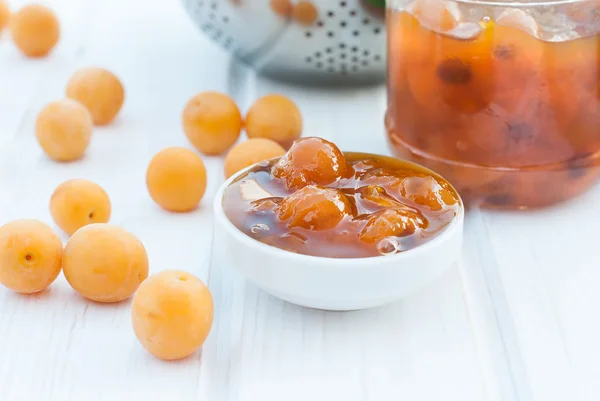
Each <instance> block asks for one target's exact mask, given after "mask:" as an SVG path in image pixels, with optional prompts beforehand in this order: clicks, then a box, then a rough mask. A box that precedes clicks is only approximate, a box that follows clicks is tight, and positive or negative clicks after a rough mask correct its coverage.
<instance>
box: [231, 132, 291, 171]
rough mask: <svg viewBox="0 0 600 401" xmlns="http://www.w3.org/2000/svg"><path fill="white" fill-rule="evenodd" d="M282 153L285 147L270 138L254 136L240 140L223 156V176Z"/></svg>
mask: <svg viewBox="0 0 600 401" xmlns="http://www.w3.org/2000/svg"><path fill="white" fill-rule="evenodd" d="M284 154H285V149H284V148H282V147H281V145H279V144H278V143H277V142H275V141H272V140H270V139H264V138H254V139H248V140H247V141H245V142H240V143H238V144H237V145H235V146H234V147H233V148H231V150H230V151H229V153H227V156H226V157H225V166H224V169H225V178H229V177H231V176H232V175H234V174H235V173H237V172H238V171H240V170H242V169H244V168H246V167H248V166H251V165H253V164H255V163H258V162H261V161H263V160H267V159H271V158H273V157H278V156H283V155H284Z"/></svg>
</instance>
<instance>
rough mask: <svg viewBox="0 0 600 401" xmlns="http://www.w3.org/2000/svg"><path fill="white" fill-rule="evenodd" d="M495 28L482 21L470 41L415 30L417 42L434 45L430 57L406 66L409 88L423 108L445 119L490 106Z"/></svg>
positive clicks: (492, 24)
mask: <svg viewBox="0 0 600 401" xmlns="http://www.w3.org/2000/svg"><path fill="white" fill-rule="evenodd" d="M494 27H495V24H494V23H493V22H492V21H490V22H487V23H483V22H482V29H481V31H480V32H478V34H477V36H476V37H474V38H472V39H469V40H457V39H455V38H452V37H449V36H441V35H440V36H436V34H435V33H434V32H432V31H427V30H425V29H420V30H415V32H416V33H417V35H419V36H420V37H417V38H415V39H414V40H415V41H416V42H417V43H421V45H427V44H429V46H431V45H432V43H435V44H436V46H437V50H436V52H435V53H434V55H433V56H428V57H426V58H424V59H422V60H416V61H420V62H416V61H415V62H411V63H409V64H407V65H406V75H407V81H408V85H409V87H410V90H411V93H412V95H413V96H414V98H415V99H416V100H417V102H418V103H419V105H420V106H421V107H422V108H424V109H426V110H428V111H429V112H430V113H431V114H432V115H438V114H441V115H443V116H446V117H447V116H451V115H456V114H457V113H464V114H473V113H476V112H478V111H480V110H482V109H483V108H485V107H486V106H487V105H488V104H489V103H490V101H491V100H492V98H493V90H494V85H493V77H494V76H495V75H494V69H493V68H494V65H493V62H492V57H491V54H492V46H493V33H494ZM406 40H410V39H406Z"/></svg>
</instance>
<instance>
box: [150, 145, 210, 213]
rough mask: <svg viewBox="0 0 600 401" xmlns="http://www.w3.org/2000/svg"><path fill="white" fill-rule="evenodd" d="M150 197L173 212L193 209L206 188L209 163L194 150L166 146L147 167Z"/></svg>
mask: <svg viewBox="0 0 600 401" xmlns="http://www.w3.org/2000/svg"><path fill="white" fill-rule="evenodd" d="M146 186H147V188H148V192H149V193H150V197H151V198H152V200H154V202H156V203H157V204H158V205H159V206H160V207H162V208H163V209H165V210H169V211H172V212H189V211H191V210H194V209H195V208H196V207H197V206H198V204H199V203H200V201H201V200H202V197H203V196H204V193H205V191H206V167H205V166H204V162H203V161H202V159H201V158H200V156H198V155H197V154H196V153H195V152H194V151H192V150H190V149H186V148H180V147H171V148H166V149H163V150H161V151H160V152H158V153H157V154H155V155H154V157H153V158H152V160H151V161H150V164H149V165H148V169H147V170H146Z"/></svg>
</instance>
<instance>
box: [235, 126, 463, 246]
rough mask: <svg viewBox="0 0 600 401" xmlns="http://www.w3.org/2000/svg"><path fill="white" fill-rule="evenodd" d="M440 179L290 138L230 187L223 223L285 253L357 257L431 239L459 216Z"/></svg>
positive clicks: (330, 145) (412, 167)
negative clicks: (285, 148)
mask: <svg viewBox="0 0 600 401" xmlns="http://www.w3.org/2000/svg"><path fill="white" fill-rule="evenodd" d="M460 202H461V200H460V198H459V196H458V194H457V193H456V191H455V189H454V188H453V187H452V186H451V185H450V184H449V183H448V182H447V181H446V180H444V179H443V178H442V177H440V176H438V175H437V174H435V173H433V172H431V171H429V170H426V169H425V168H422V167H420V166H417V165H414V164H412V163H409V162H405V161H400V160H397V159H395V158H392V157H386V156H376V155H369V154H362V153H351V152H349V153H342V152H341V151H340V150H339V149H338V148H337V146H336V145H334V144H333V143H331V142H328V141H326V140H323V139H321V138H315V137H310V138H302V139H299V140H297V141H296V142H295V143H294V144H293V146H292V147H291V148H290V150H289V151H288V152H287V153H286V154H285V155H284V156H282V157H281V158H279V159H276V160H271V161H266V162H263V163H259V164H257V165H255V166H254V167H252V168H250V169H249V170H248V171H246V172H245V173H243V174H242V175H241V176H239V177H238V178H237V179H235V180H234V181H233V182H232V183H231V185H229V186H228V187H227V189H226V191H225V194H224V196H223V207H224V211H225V214H226V216H227V218H228V219H229V220H230V221H231V222H232V223H233V225H235V226H236V227H237V228H238V229H239V230H240V231H242V232H243V233H244V234H246V235H248V236H250V237H252V238H254V239H256V240H258V241H260V242H263V243H265V244H268V245H272V246H274V247H277V248H280V249H284V250H287V251H290V252H295V253H300V254H305V255H312V256H321V257H331V258H364V257H373V256H381V255H392V254H396V253H398V252H403V251H406V250H409V249H412V248H414V247H417V246H419V245H421V244H424V243H426V242H428V241H430V240H431V239H432V238H434V237H435V236H437V235H439V234H440V233H441V232H442V231H444V230H445V229H446V227H448V225H449V224H450V223H451V222H452V220H453V219H454V218H455V217H456V216H457V214H458V213H459V212H460V205H461V203H460Z"/></svg>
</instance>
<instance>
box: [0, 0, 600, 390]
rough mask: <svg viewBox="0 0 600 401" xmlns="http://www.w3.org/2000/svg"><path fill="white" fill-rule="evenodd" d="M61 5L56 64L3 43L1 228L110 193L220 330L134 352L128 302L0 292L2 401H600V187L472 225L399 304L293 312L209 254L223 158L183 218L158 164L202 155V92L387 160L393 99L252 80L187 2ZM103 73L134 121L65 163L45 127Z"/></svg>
mask: <svg viewBox="0 0 600 401" xmlns="http://www.w3.org/2000/svg"><path fill="white" fill-rule="evenodd" d="M25 3H26V2H25V0H13V1H12V2H11V5H12V6H13V7H14V8H17V7H18V6H19V5H22V4H25ZM47 4H49V5H51V6H52V7H53V8H54V9H55V10H56V12H57V14H58V15H59V17H60V19H61V22H62V28H63V37H62V39H61V42H60V45H59V46H58V48H57V49H56V51H55V52H54V53H53V54H52V56H51V57H49V58H47V59H42V60H28V59H25V58H23V57H22V56H20V55H19V53H18V52H17V51H16V50H15V48H14V47H13V45H12V44H11V43H10V40H9V38H8V36H7V35H4V36H3V37H2V38H1V39H0V77H1V78H2V79H0V223H5V222H7V221H9V220H12V219H16V218H21V217H32V218H38V219H40V220H42V221H45V222H47V223H49V224H52V221H51V219H50V216H49V212H48V201H49V197H50V195H51V193H52V191H53V189H54V188H55V187H56V185H58V184H59V183H60V182H62V181H64V180H66V179H68V178H74V177H84V178H88V179H91V180H94V181H96V182H98V183H99V184H101V185H102V186H103V187H104V188H105V189H106V190H107V192H108V193H109V195H110V196H111V199H112V201H113V206H114V208H113V209H114V215H113V218H112V222H113V223H115V224H119V225H122V226H123V227H125V228H126V229H128V230H131V231H132V232H134V233H135V234H136V235H138V236H139V238H140V239H141V240H142V241H143V242H144V244H145V246H146V248H147V249H148V252H149V256H150V261H151V272H157V271H160V270H163V269H167V268H179V269H184V270H188V271H190V272H192V273H194V274H196V275H198V276H199V277H200V278H202V279H203V280H205V281H206V282H207V283H208V284H209V286H210V289H211V291H212V293H213V295H214V298H215V307H216V311H215V312H216V314H215V324H214V326H213V330H212V332H211V335H210V337H209V339H208V340H207V342H206V344H205V346H204V348H203V351H202V353H198V354H196V355H194V356H193V357H191V358H189V359H186V360H184V361H181V362H176V363H165V362H161V361H158V360H156V359H154V358H152V357H151V356H149V355H148V354H147V353H146V352H145V351H144V350H143V349H142V348H141V346H140V345H139V344H138V343H137V341H136V339H135V337H134V335H133V332H132V329H131V325H130V316H129V303H128V302H124V303H121V304H118V305H107V306H101V305H97V304H91V303H88V302H85V301H83V300H82V299H80V298H79V297H78V296H76V295H75V294H74V293H73V291H72V290H71V289H70V287H69V286H68V285H67V283H66V281H65V280H64V278H63V277H62V276H61V277H59V279H58V280H57V282H56V283H55V284H54V285H53V286H52V287H51V290H50V291H47V292H45V293H42V294H40V295H37V296H32V297H25V296H19V295H15V294H13V293H11V292H9V291H7V290H5V289H3V288H0V338H1V339H2V341H1V345H0V399H1V400H2V401H20V400H30V399H39V400H49V401H54V400H56V401H66V400H79V399H86V400H90V401H93V400H109V399H110V400H115V399H116V400H120V399H128V400H141V401H152V400H163V399H177V400H208V401H213V400H214V401H254V400H261V401H264V400H282V399H285V400H291V401H295V400H306V399H314V400H337V399H340V400H341V399H343V400H347V401H354V400H369V401H387V400H394V401H395V400H399V399H406V400H417V401H420V400H441V399H443V400H445V401H480V400H490V401H496V400H498V401H505V400H506V401H512V400H521V401H530V400H531V401H534V400H535V401H553V400H561V401H562V400H566V399H568V400H574V401H580V400H581V401H587V400H595V399H599V398H600V388H599V384H598V381H597V377H598V375H599V373H600V364H599V363H598V362H597V359H598V356H599V355H600V345H598V341H597V339H598V338H599V337H600V323H599V320H598V318H597V317H596V316H597V309H598V306H600V295H598V294H600V292H598V291H597V287H598V284H599V283H600V270H599V269H598V268H597V262H596V259H597V258H596V256H597V255H598V251H597V246H596V238H595V235H594V234H595V230H594V229H595V226H596V224H597V223H596V222H597V219H598V218H597V216H598V215H600V207H599V206H597V205H598V204H600V202H598V200H600V191H599V190H598V189H596V190H594V191H592V192H591V193H590V194H588V195H587V196H585V197H583V198H581V199H579V200H577V201H574V202H571V203H569V204H567V205H564V206H562V207H558V208H554V209H551V210H546V211H540V212H527V213H491V212H481V211H477V210H474V211H470V212H469V214H468V216H467V221H466V227H465V235H466V237H465V245H464V252H463V257H462V259H461V261H460V262H459V263H458V264H457V266H455V267H454V268H452V269H451V270H450V271H448V272H447V273H446V274H445V275H444V276H443V277H441V278H440V279H439V280H438V281H436V282H434V283H431V284H430V285H429V286H428V287H426V288H424V289H423V290H422V291H420V292H419V293H417V294H414V296H412V297H409V298H407V299H405V300H402V301H400V302H397V303H395V304H393V305H390V306H387V307H383V308H378V309H374V310H369V311H361V312H349V313H331V312H323V311H315V310H309V309H305V308H300V307H297V306H294V305H291V304H288V303H285V302H282V301H280V300H278V299H275V298H273V297H271V296H269V295H267V294H265V293H263V292H261V291H259V290H257V289H256V288H254V287H253V286H252V285H250V284H248V283H246V282H245V281H244V280H243V279H242V278H241V277H240V276H239V275H238V274H237V272H236V271H235V269H234V267H233V266H231V265H230V264H229V263H228V258H227V252H226V250H225V249H223V247H222V246H220V242H219V239H218V238H213V229H212V211H211V201H212V196H213V194H214V193H215V191H216V189H217V187H218V186H219V185H220V183H221V182H222V181H223V173H222V158H218V157H213V158H208V157H204V160H205V163H206V165H207V168H208V171H209V181H208V182H209V185H208V191H207V194H206V197H205V199H204V200H203V202H202V206H201V208H200V209H199V210H197V211H195V212H193V213H191V214H186V215H174V214H170V213H166V212H164V211H161V210H160V209H159V208H158V207H157V206H156V205H154V204H153V203H152V201H151V200H150V198H149V196H148V195H147V192H146V188H145V180H144V174H145V169H146V166H147V164H148V162H149V160H150V158H151V157H152V155H153V154H154V153H156V152H157V151H159V150H160V149H162V148H164V147H167V146H186V147H190V145H189V143H188V142H187V140H186V138H185V136H184V135H183V133H182V130H181V124H180V113H181V110H182V108H183V105H184V104H185V102H186V101H187V100H188V98H189V97H191V96H192V95H194V94H195V93H197V92H200V91H203V90H218V91H223V92H228V93H230V94H231V95H232V96H234V98H235V99H236V100H237V101H238V103H239V105H240V107H241V108H242V109H243V110H247V108H248V107H249V106H250V105H251V103H252V102H253V101H254V100H255V99H256V98H257V97H258V96H261V95H263V94H266V93H270V92H280V93H285V94H286V95H288V96H290V97H292V98H293V99H294V100H295V101H296V102H297V103H298V104H299V106H300V108H301V110H302V113H303V117H304V121H305V135H314V136H322V137H325V138H328V139H330V140H333V141H334V142H336V143H337V144H339V145H340V146H341V147H342V148H343V149H344V150H361V151H366V152H377V153H389V150H388V148H387V145H386V140H385V135H384V129H383V112H384V110H385V102H386V99H385V88H384V87H374V88H362V89H337V90H316V89H310V88H301V87H298V86H291V85H285V84H281V83H275V82H271V81H269V80H267V79H264V78H261V77H256V76H255V75H254V74H253V73H252V72H251V71H248V70H247V69H245V68H244V67H241V66H239V65H237V64H236V63H235V62H233V61H232V60H231V58H230V56H229V55H228V54H226V53H225V52H223V51H222V50H221V49H220V48H218V47H216V46H214V45H213V44H212V43H210V42H209V41H208V40H207V39H205V38H204V37H202V36H200V35H199V34H198V32H197V31H196V29H195V28H194V27H193V26H192V24H191V23H190V21H189V20H188V19H187V16H186V15H185V13H184V11H183V9H182V8H181V7H180V4H179V3H178V2H177V1H174V2H168V1H164V0H149V1H141V0H130V1H121V0H105V1H102V2H91V1H86V0H69V1H66V0H62V1H61V0H54V1H49V2H48V3H47ZM87 65H99V66H103V67H106V68H109V69H111V70H113V71H114V72H115V73H117V74H118V75H119V76H120V77H121V78H122V80H123V82H124V84H125V87H126V91H127V94H126V103H125V106H124V108H123V110H122V113H121V114H120V116H119V118H118V119H117V121H115V123H114V124H113V125H111V126H109V127H105V128H96V129H95V131H94V136H93V140H92V143H91V146H90V148H89V152H88V154H87V156H86V158H85V159H84V160H82V161H80V162H76V163H70V164H56V163H53V162H50V161H49V160H47V159H46V158H45V157H44V155H43V154H42V152H41V150H40V149H39V147H38V145H37V143H36V141H35V138H34V135H33V126H34V122H35V117H36V114H37V112H38V111H39V109H40V108H41V107H42V106H43V105H44V104H45V103H47V102H48V101H51V100H54V99H57V98H60V97H62V96H63V93H64V85H65V83H66V80H67V79H68V77H69V76H70V74H71V73H72V72H73V71H74V70H75V69H77V68H78V67H81V66H87ZM190 148H191V147H190ZM63 240H66V237H63Z"/></svg>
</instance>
